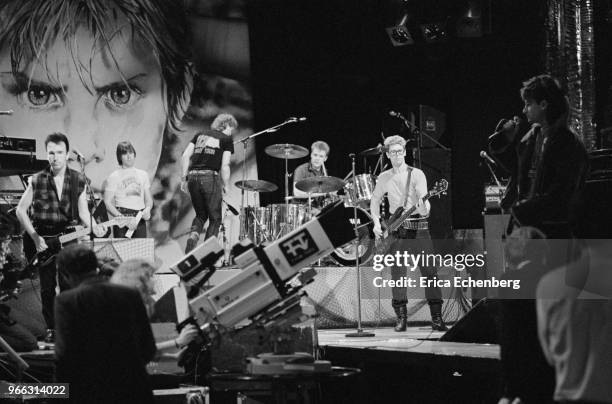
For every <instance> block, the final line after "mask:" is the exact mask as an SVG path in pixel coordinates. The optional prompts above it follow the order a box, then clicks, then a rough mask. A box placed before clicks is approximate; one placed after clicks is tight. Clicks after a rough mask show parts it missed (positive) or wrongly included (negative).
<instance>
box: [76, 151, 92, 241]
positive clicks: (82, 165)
mask: <svg viewBox="0 0 612 404" xmlns="http://www.w3.org/2000/svg"><path fill="white" fill-rule="evenodd" d="M77 161H78V162H79V166H80V167H81V174H83V177H85V190H86V192H87V193H88V195H89V198H90V199H91V203H92V207H91V208H90V207H89V203H88V204H87V212H88V213H89V243H90V244H89V246H90V248H91V249H92V250H93V249H94V231H93V208H95V206H96V197H95V195H94V192H93V189H91V185H90V182H91V180H90V179H89V178H87V175H86V174H85V162H84V161H83V158H82V157H80V156H79V155H77ZM78 211H79V206H78V198H77V213H78Z"/></svg>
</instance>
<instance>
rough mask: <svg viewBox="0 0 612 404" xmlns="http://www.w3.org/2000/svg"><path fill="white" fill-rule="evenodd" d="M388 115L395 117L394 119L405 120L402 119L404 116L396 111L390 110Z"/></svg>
mask: <svg viewBox="0 0 612 404" xmlns="http://www.w3.org/2000/svg"><path fill="white" fill-rule="evenodd" d="M389 115H391V116H393V117H396V118H400V119H403V120H406V118H404V116H403V115H402V114H400V113H399V112H397V111H393V110H391V111H389Z"/></svg>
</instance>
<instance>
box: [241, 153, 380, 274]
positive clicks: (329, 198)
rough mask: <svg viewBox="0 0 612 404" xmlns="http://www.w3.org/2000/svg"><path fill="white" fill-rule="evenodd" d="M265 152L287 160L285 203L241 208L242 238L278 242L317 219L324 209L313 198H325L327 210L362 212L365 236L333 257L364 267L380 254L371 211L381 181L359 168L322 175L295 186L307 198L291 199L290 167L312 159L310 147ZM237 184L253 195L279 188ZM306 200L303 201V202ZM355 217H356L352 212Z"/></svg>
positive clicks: (359, 215)
mask: <svg viewBox="0 0 612 404" xmlns="http://www.w3.org/2000/svg"><path fill="white" fill-rule="evenodd" d="M265 153H266V154H268V155H269V156H271V157H274V158H278V159H283V160H284V161H285V163H284V166H285V203H281V204H271V205H268V206H266V207H256V206H244V204H243V206H241V215H240V216H241V222H240V239H244V238H248V239H250V240H251V241H253V242H254V243H255V244H262V243H266V242H271V241H275V240H277V239H278V238H280V237H282V236H284V235H286V234H288V233H289V232H291V231H293V230H295V229H297V228H298V227H300V226H301V225H302V224H304V223H306V222H307V221H308V220H310V219H311V218H312V217H314V216H316V214H317V213H318V209H316V208H314V207H313V199H314V198H321V197H322V199H323V203H322V206H321V207H322V208H324V207H325V206H327V205H329V204H331V203H335V202H337V201H342V202H343V203H344V206H345V208H346V209H351V210H354V209H356V210H357V214H356V221H355V223H354V225H355V227H356V231H357V232H358V234H359V242H358V243H357V244H356V245H355V243H350V244H347V245H346V246H342V247H340V248H338V249H336V250H335V251H334V252H333V253H332V254H331V255H330V258H331V259H332V260H333V261H334V262H335V263H336V264H338V265H342V266H353V265H355V263H356V262H357V259H359V262H360V263H361V264H366V263H368V262H369V261H370V260H371V258H372V256H373V253H374V250H375V241H374V234H373V230H372V228H373V224H372V217H371V215H370V213H369V209H370V199H371V198H372V195H373V192H374V187H375V185H376V177H375V176H374V175H372V174H358V175H353V173H354V172H355V170H354V169H353V170H352V171H351V172H350V173H349V174H348V175H347V176H346V177H345V178H344V179H341V178H337V177H332V176H317V177H309V178H305V179H302V180H299V181H297V182H296V183H295V187H296V188H297V189H298V190H300V191H302V192H304V193H306V194H307V195H308V196H307V197H298V196H290V195H289V164H288V161H289V160H292V159H299V158H303V157H306V156H308V154H309V153H308V149H306V148H305V147H303V146H299V145H295V144H289V143H285V144H274V145H271V146H268V147H266V149H265ZM382 153H383V148H382V147H381V146H378V147H374V148H372V149H367V150H364V151H362V152H361V153H359V155H362V156H371V155H382ZM235 185H236V186H237V187H238V188H240V189H241V190H243V191H247V192H261V193H263V192H274V191H276V190H277V189H278V186H276V185H275V184H273V183H272V182H269V181H264V180H242V181H238V182H236V183H235ZM298 202H301V203H298ZM351 216H353V214H352V213H351Z"/></svg>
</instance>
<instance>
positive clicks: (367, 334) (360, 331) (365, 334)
mask: <svg viewBox="0 0 612 404" xmlns="http://www.w3.org/2000/svg"><path fill="white" fill-rule="evenodd" d="M349 157H350V158H351V160H352V166H353V167H352V168H353V189H354V190H357V181H356V177H357V176H356V175H355V173H356V171H355V154H354V153H351V154H350V155H349ZM353 229H354V230H355V240H354V241H353V243H354V244H355V266H356V268H357V331H356V332H351V333H348V334H345V337H374V336H375V335H376V334H374V333H373V332H364V331H363V329H362V328H361V268H360V267H359V243H360V242H359V228H358V226H357V203H354V204H353Z"/></svg>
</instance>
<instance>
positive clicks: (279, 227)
mask: <svg viewBox="0 0 612 404" xmlns="http://www.w3.org/2000/svg"><path fill="white" fill-rule="evenodd" d="M269 208H270V216H271V222H270V230H271V234H270V235H271V237H272V240H276V239H277V238H279V237H281V236H284V235H285V234H287V233H289V232H291V231H293V230H295V229H297V228H298V227H300V226H301V225H302V224H304V223H306V222H307V221H308V219H309V217H308V207H307V206H306V205H298V204H295V203H289V204H284V203H279V204H274V205H270V206H269ZM287 212H288V213H287Z"/></svg>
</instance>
